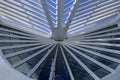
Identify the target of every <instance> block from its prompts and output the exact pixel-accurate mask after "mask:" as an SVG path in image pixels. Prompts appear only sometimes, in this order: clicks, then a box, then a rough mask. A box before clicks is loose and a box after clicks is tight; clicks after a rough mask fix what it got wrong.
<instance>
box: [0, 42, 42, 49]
mask: <svg viewBox="0 0 120 80" xmlns="http://www.w3.org/2000/svg"><path fill="white" fill-rule="evenodd" d="M38 45H42V43H31V44H21V45H12V46H4V47H0V49H2V50H3V49H12V48H22V47H31V46H38Z"/></svg>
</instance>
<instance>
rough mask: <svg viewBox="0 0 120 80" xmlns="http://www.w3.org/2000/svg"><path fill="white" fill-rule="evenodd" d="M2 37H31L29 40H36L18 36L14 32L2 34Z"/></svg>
mask: <svg viewBox="0 0 120 80" xmlns="http://www.w3.org/2000/svg"><path fill="white" fill-rule="evenodd" d="M0 36H2V37H12V38H22V39H29V40H35V38H30V37H25V36H18V35H13V34H3V33H2V34H0Z"/></svg>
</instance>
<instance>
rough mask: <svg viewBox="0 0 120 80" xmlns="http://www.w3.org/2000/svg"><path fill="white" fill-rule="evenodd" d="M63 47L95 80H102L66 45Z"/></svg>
mask: <svg viewBox="0 0 120 80" xmlns="http://www.w3.org/2000/svg"><path fill="white" fill-rule="evenodd" d="M63 47H64V48H65V49H66V50H67V51H68V53H69V54H70V55H71V56H72V57H73V58H74V59H75V60H76V61H77V62H78V63H79V64H80V65H81V66H82V67H83V68H84V69H85V70H86V71H87V72H88V73H89V74H90V75H91V76H92V77H93V78H94V79H95V80H100V78H99V77H98V76H96V74H95V73H93V72H92V71H91V70H90V69H89V68H88V67H87V66H86V65H85V64H84V63H83V62H82V61H81V60H79V59H78V58H77V57H76V56H75V55H74V54H73V53H72V52H71V51H70V50H69V49H68V48H67V47H65V46H64V45H63Z"/></svg>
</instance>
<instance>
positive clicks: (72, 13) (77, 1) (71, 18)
mask: <svg viewBox="0 0 120 80" xmlns="http://www.w3.org/2000/svg"><path fill="white" fill-rule="evenodd" d="M80 2H81V0H75V3H74V6H73V8H72V11H71V14H70V16H69V18H68V21H67V23H66V24H65V30H66V31H67V30H68V29H69V26H70V23H71V22H72V20H73V17H74V15H75V12H76V11H77V8H78V6H79V5H80Z"/></svg>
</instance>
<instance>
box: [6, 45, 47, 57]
mask: <svg viewBox="0 0 120 80" xmlns="http://www.w3.org/2000/svg"><path fill="white" fill-rule="evenodd" d="M45 46H48V45H40V46H37V47H32V48H29V49H25V50H22V51H17V52H14V53H10V54H7V55H5V56H4V57H5V58H9V57H13V56H16V55H20V54H23V53H25V52H29V51H32V50H36V49H39V48H42V47H45Z"/></svg>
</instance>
